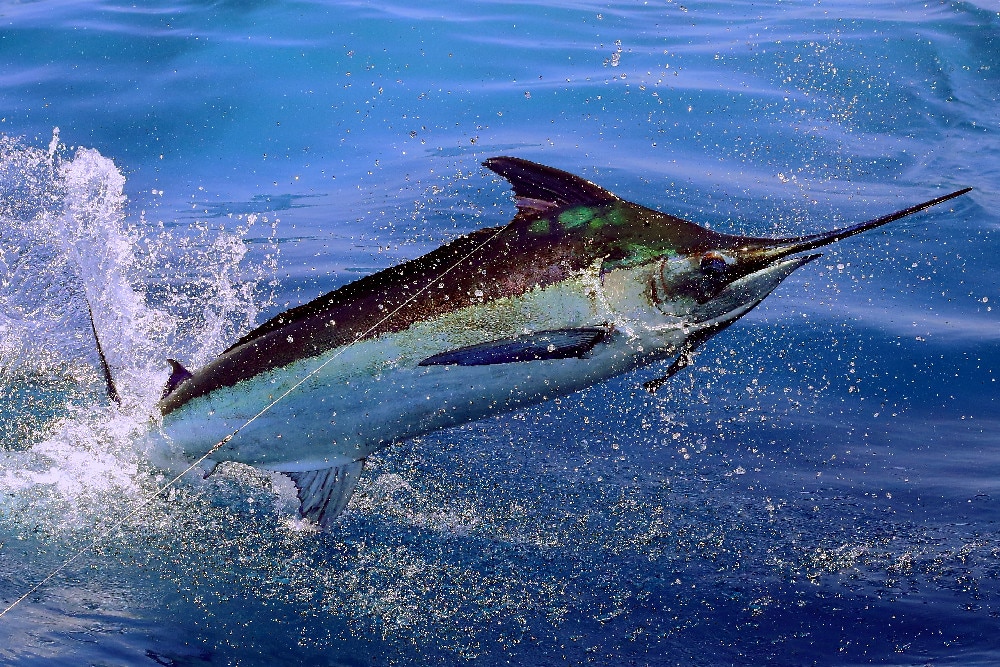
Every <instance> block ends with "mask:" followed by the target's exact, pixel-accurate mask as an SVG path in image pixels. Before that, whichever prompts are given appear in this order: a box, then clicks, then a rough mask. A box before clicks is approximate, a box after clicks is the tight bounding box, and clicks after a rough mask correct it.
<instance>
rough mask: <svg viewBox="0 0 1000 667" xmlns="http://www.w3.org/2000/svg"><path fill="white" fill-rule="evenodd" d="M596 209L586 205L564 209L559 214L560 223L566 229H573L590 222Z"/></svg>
mask: <svg viewBox="0 0 1000 667" xmlns="http://www.w3.org/2000/svg"><path fill="white" fill-rule="evenodd" d="M594 214H595V211H594V209H592V208H588V207H586V206H577V207H576V208H571V209H567V210H565V211H563V212H562V213H560V214H559V224H560V225H562V226H563V227H565V228H566V229H573V228H574V227H579V226H580V225H583V224H586V223H588V222H590V221H591V220H592V219H593V218H594Z"/></svg>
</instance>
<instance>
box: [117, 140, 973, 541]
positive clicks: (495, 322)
mask: <svg viewBox="0 0 1000 667" xmlns="http://www.w3.org/2000/svg"><path fill="white" fill-rule="evenodd" d="M484 164H485V166H486V167H487V168H488V169H491V170H492V171H494V172H496V173H497V174H499V175H500V176H502V177H504V178H505V179H507V181H509V183H510V185H511V187H512V188H513V192H514V197H515V200H516V204H517V214H516V216H515V217H514V219H513V220H512V221H511V222H510V223H508V224H507V225H504V226H502V227H492V228H486V229H480V230H478V231H476V232H473V233H471V234H468V235H466V236H462V237H460V238H457V239H455V240H453V241H452V242H450V243H448V244H446V245H444V246H441V247H440V248H438V249H436V250H434V251H432V252H430V253H428V254H426V255H424V256H422V257H419V258H417V259H414V260H411V261H408V262H405V263H403V264H400V265H399V266H395V267H392V268H389V269H385V270H384V271H380V272H378V273H375V274H373V275H370V276H367V277H365V278H362V279H360V280H358V281H356V282H353V283H350V284H348V285H345V286H343V287H340V288H338V289H336V290H334V291H332V292H330V293H328V294H325V295H323V296H321V297H319V298H317V299H315V300H314V301H312V302H310V303H307V304H304V305H301V306H299V307H297V308H293V309H291V310H289V311H287V312H284V313H281V314H280V315H278V316H276V317H274V318H272V319H270V320H268V321H267V322H265V323H264V324H262V325H261V326H259V327H257V328H256V329H254V330H253V331H251V332H249V333H248V334H247V335H245V336H243V337H242V338H241V339H240V340H238V341H236V342H235V343H234V344H233V345H232V346H231V347H230V348H229V349H227V350H225V351H224V352H222V354H220V355H219V356H218V357H217V358H215V359H214V360H213V361H211V362H210V363H209V364H207V365H206V366H204V367H203V368H200V369H198V370H196V371H194V372H191V371H188V370H187V369H185V368H184V367H183V366H182V365H181V364H180V363H178V362H176V361H171V364H172V366H173V373H172V375H171V377H170V379H169V380H168V382H167V386H166V388H165V390H164V393H163V398H162V400H161V401H160V402H159V404H158V409H159V413H160V417H162V419H160V420H158V422H157V425H156V427H154V429H153V430H152V432H151V435H150V437H151V438H152V439H153V444H154V448H155V449H156V450H158V451H162V452H163V454H164V456H166V457H168V458H169V457H173V458H174V459H176V460H186V461H189V462H191V461H196V460H198V459H200V458H201V457H203V456H205V453H206V452H208V451H210V450H214V451H212V453H211V460H210V461H208V468H209V469H211V466H212V465H213V464H215V463H218V462H221V461H236V462H240V463H244V464H248V465H252V466H255V467H258V468H260V469H263V470H268V471H273V472H278V473H282V474H284V475H286V476H287V477H289V478H290V479H291V480H292V481H293V482H294V483H295V486H296V489H297V492H298V498H299V501H300V503H301V504H300V508H299V512H300V514H301V515H302V516H303V517H306V518H309V519H311V520H314V521H316V522H317V523H319V524H320V525H321V526H322V527H323V528H329V527H330V525H331V523H332V522H333V521H334V520H335V519H336V517H337V516H338V515H339V514H340V513H341V512H342V511H343V510H344V508H345V507H346V505H347V503H348V501H349V499H350V496H351V493H352V492H353V490H354V488H355V485H356V484H357V481H358V477H359V475H360V473H361V471H362V469H363V467H364V462H365V458H366V457H367V456H369V455H370V454H372V453H373V452H376V451H378V450H380V449H382V448H384V447H386V446H387V445H389V444H391V443H393V442H397V441H400V440H403V439H406V438H411V437H414V436H417V435H420V434H423V433H427V432H430V431H433V430H436V429H440V428H445V427H448V426H452V425H455V424H461V423H464V422H469V421H473V420H476V419H479V418H481V417H484V416H487V415H492V414H497V413H502V412H505V411H510V410H516V409H518V408H521V407H524V406H527V405H531V404H533V403H538V402H541V401H545V400H548V399H551V398H554V397H557V396H561V395H565V394H569V393H571V392H575V391H578V390H580V389H583V388H585V387H589V386H591V385H594V384H596V383H599V382H601V381H603V380H606V379H608V378H611V377H614V376H617V375H620V374H623V373H627V372H629V371H632V370H634V369H636V368H639V367H642V366H648V365H650V364H653V363H656V362H660V361H664V360H671V361H670V363H669V364H664V368H663V372H662V376H661V377H660V378H659V379H656V380H652V381H650V382H647V383H646V385H645V386H646V388H647V389H648V390H650V391H655V390H656V389H657V388H658V387H660V386H661V385H662V384H663V383H664V382H666V381H667V380H668V379H669V378H670V377H671V376H672V375H674V374H675V373H677V372H679V371H680V370H681V369H683V368H684V367H685V366H686V365H687V364H688V363H689V361H690V358H691V355H692V353H693V352H694V351H695V350H696V349H697V348H698V346H700V345H702V344H704V343H705V341H707V340H708V339H710V338H711V337H712V336H714V335H715V334H717V333H719V332H720V331H722V330H723V329H725V328H726V327H727V326H729V325H731V324H732V323H734V322H735V321H736V320H738V319H739V318H740V317H742V316H743V315H745V314H746V313H748V312H749V311H750V310H752V309H753V308H754V307H755V306H756V305H757V304H759V303H760V302H761V301H762V300H763V299H764V298H765V297H767V295H768V294H770V293H771V292H772V291H773V290H774V289H775V288H776V287H777V286H778V285H779V284H780V283H781V282H782V281H783V280H784V279H785V278H787V277H788V276H789V275H791V273H792V272H794V271H795V270H796V269H798V268H800V267H802V266H804V265H805V264H807V263H809V262H810V261H812V260H814V259H816V258H817V257H818V256H819V255H818V254H816V253H813V252H811V251H813V250H815V249H816V248H820V247H822V246H824V245H827V244H829V243H833V242H834V241H838V240H840V239H843V238H847V237H849V236H853V235H855V234H859V233H861V232H864V231H867V230H869V229H873V228H875V227H879V226H881V225H884V224H886V223H889V222H892V221H894V220H898V219H899V218H902V217H904V216H907V215H911V214H913V213H917V212H918V211H922V210H924V209H926V208H930V207H932V206H935V205H937V204H940V203H942V202H945V201H948V200H950V199H953V198H955V197H958V196H960V195H962V194H965V193H966V192H968V191H969V190H970V188H964V189H961V190H957V191H955V192H952V193H950V194H946V195H944V196H941V197H937V198H935V199H931V200H930V201H926V202H924V203H922V204H918V205H916V206H912V207H910V208H906V209H904V210H901V211H897V212H895V213H891V214H889V215H885V216H883V217H880V218H876V219H874V220H870V221H868V222H863V223H859V224H856V225H852V226H848V227H844V228H840V229H835V230H833V231H828V232H824V233H819V234H810V235H807V236H796V237H791V238H778V239H774V238H758V237H752V236H739V235H730V234H722V233H719V232H715V231H712V230H709V229H706V228H704V227H701V226H699V225H697V224H694V223H692V222H688V221H686V220H682V219H680V218H677V217H674V216H672V215H669V214H666V213H661V212H659V211H656V210H653V209H649V208H646V207H644V206H640V205H638V204H633V203H631V202H628V201H625V200H624V199H620V198H619V197H617V196H615V195H614V194H612V193H611V192H608V191H607V190H605V189H603V188H601V187H599V186H598V185H595V184H593V183H591V182H589V181H586V180H584V179H582V178H579V177H577V176H574V175H572V174H570V173H567V172H565V171H560V170H558V169H554V168H552V167H546V166H543V165H540V164H536V163H533V162H529V161H527V160H523V159H520V158H515V157H495V158H491V159H489V160H487V161H486V162H485V163H484ZM102 357H103V355H102ZM102 361H103V359H102ZM105 377H106V379H107V380H108V387H109V393H110V392H112V391H113V390H114V383H113V382H112V381H111V377H110V372H108V371H107V369H106V367H105ZM248 422H249V423H248ZM218 443H222V444H218Z"/></svg>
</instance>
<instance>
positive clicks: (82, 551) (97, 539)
mask: <svg viewBox="0 0 1000 667" xmlns="http://www.w3.org/2000/svg"><path fill="white" fill-rule="evenodd" d="M509 227H510V224H506V225H503V226H502V227H500V228H498V229H497V230H496V231H495V232H494V233H493V234H491V235H490V236H489V238H487V239H486V240H485V241H483V242H482V243H480V244H479V245H477V246H476V247H475V248H473V249H472V250H470V251H469V252H468V253H466V254H465V255H463V256H462V257H460V258H459V259H457V260H455V261H454V262H453V263H452V264H451V265H450V266H449V267H448V268H447V269H445V270H444V271H442V272H441V273H439V274H438V275H437V277H435V278H434V279H433V280H430V281H428V282H427V284H426V285H424V286H423V287H421V288H420V289H418V290H417V291H416V292H414V293H413V294H412V295H410V296H409V297H408V298H407V299H405V300H404V301H403V302H402V303H400V304H399V305H398V306H396V307H395V308H394V309H392V310H391V311H389V312H388V313H387V314H386V315H385V316H384V317H382V319H380V320H378V321H377V322H376V323H375V324H373V325H371V326H370V327H369V328H368V329H367V330H365V331H364V332H363V333H361V334H359V335H358V336H357V337H356V338H355V341H354V342H357V341H359V340H362V339H364V338H366V337H367V336H368V335H370V334H371V333H372V332H373V331H375V330H376V329H378V328H379V327H380V326H382V325H383V324H385V323H386V322H388V321H389V320H390V319H392V318H393V317H394V316H395V315H396V313H398V312H399V311H401V310H402V309H403V308H405V307H406V306H408V305H410V304H411V303H413V301H414V300H415V299H417V298H418V297H419V296H421V295H422V294H423V293H424V292H426V291H427V290H429V289H430V288H431V287H432V286H433V285H434V284H435V283H437V282H439V281H440V280H441V279H442V278H444V277H445V276H447V275H448V274H449V273H451V272H452V271H454V270H455V269H456V268H458V266H459V265H460V264H462V263H463V262H465V261H466V260H468V259H469V258H470V257H472V256H473V255H475V254H476V253H477V252H479V251H480V250H482V249H483V248H484V247H486V246H487V245H488V244H490V243H492V242H493V241H494V240H495V239H496V238H497V237H499V236H500V235H501V234H502V233H503V232H504V231H506V230H507V229H508V228H509ZM91 325H93V315H91ZM352 344H353V342H352V343H347V344H345V345H344V346H343V347H341V348H340V349H339V350H337V352H335V353H334V354H333V355H331V356H330V358H329V359H327V360H326V361H324V362H323V363H321V364H320V365H319V366H317V367H316V368H314V369H313V370H311V371H309V372H308V373H307V374H306V375H305V376H303V377H302V379H300V380H299V381H298V382H296V383H295V384H293V385H292V386H291V387H289V388H288V389H287V390H286V391H285V392H284V393H283V394H281V395H280V396H278V397H277V398H276V399H274V400H273V401H271V402H270V403H268V404H267V405H266V406H264V407H263V408H261V410H260V411H259V412H258V413H257V414H255V415H254V416H253V417H251V418H250V419H248V420H247V421H246V422H245V423H243V424H242V425H241V426H239V427H238V428H237V429H236V430H234V431H233V432H232V433H230V434H229V435H227V436H226V437H224V438H223V439H222V440H219V441H218V442H217V443H215V444H214V445H212V446H211V447H210V448H209V449H208V450H207V451H206V452H205V453H204V454H202V456H201V457H199V458H198V460H196V461H195V462H194V463H192V464H191V465H189V466H188V467H187V468H185V469H184V470H183V471H182V472H180V473H178V474H177V475H176V476H175V477H174V478H173V479H171V480H170V481H168V482H166V483H165V484H164V485H163V486H161V487H160V488H158V489H157V490H156V491H155V492H154V493H152V494H151V495H150V496H149V497H147V498H146V499H145V500H144V501H142V502H141V503H140V504H139V505H138V506H137V507H135V508H133V509H132V511H130V512H128V513H127V514H126V515H125V516H123V517H122V518H121V519H119V520H118V521H117V522H116V523H114V524H113V525H112V526H110V527H109V528H106V529H105V530H103V531H101V532H100V533H98V534H97V535H96V536H95V537H94V538H93V539H92V540H91V541H90V543H89V544H85V545H84V546H82V547H80V549H78V550H77V551H76V552H75V553H74V554H73V555H71V556H70V557H69V558H67V559H66V560H65V561H63V562H62V564H61V565H59V566H58V567H56V568H55V569H54V570H52V571H51V572H50V573H49V574H48V576H46V577H45V578H44V579H42V580H41V581H39V582H38V583H37V584H35V585H34V586H32V587H31V589H29V590H28V592H27V593H25V594H24V595H22V596H21V597H19V598H18V599H17V600H15V601H14V602H13V603H11V604H10V605H9V606H8V607H7V608H6V609H4V610H3V611H0V618H3V616H4V615H5V614H6V613H7V612H9V611H10V610H11V609H13V608H14V607H16V606H17V605H19V604H21V603H22V602H24V600H26V599H27V598H28V597H29V596H30V595H31V594H32V593H34V592H35V591H37V590H38V589H40V588H41V587H42V586H44V585H45V584H47V583H48V582H49V581H51V580H52V579H53V578H54V577H55V576H56V575H58V574H59V573H60V572H62V571H63V570H65V569H66V568H67V567H69V566H70V565H72V564H73V563H74V562H75V561H76V560H77V559H78V558H80V556H82V555H83V554H85V553H87V552H88V551H91V550H92V549H94V548H95V547H96V546H97V545H98V543H99V542H101V541H102V540H103V539H104V538H106V537H107V536H108V535H111V534H112V533H114V532H116V531H117V530H118V529H119V528H121V527H122V526H124V525H125V523H126V522H127V521H129V520H130V519H132V518H133V517H134V516H136V515H137V514H138V513H139V512H140V511H142V510H143V509H145V508H146V507H148V506H149V505H150V504H151V503H152V502H153V501H154V500H156V499H157V498H158V497H159V496H160V494H162V493H163V492H164V491H167V490H168V489H170V488H171V487H173V486H174V485H175V484H176V483H177V482H178V481H180V479H181V478H182V477H184V476H185V475H187V474H188V473H189V472H191V471H192V470H194V469H195V468H197V467H198V466H200V465H201V464H202V463H204V462H205V460H206V459H208V458H209V457H210V456H211V455H212V454H214V453H215V452H217V451H219V450H220V449H221V448H222V447H223V446H224V445H225V444H226V443H227V442H229V441H230V440H232V439H233V438H234V437H236V434H238V433H239V432H240V431H242V430H243V429H245V428H246V427H247V426H249V425H250V424H252V423H253V422H255V421H257V419H259V418H260V417H261V416H262V415H264V414H266V413H267V412H268V411H269V410H271V408H273V407H274V406H276V405H277V404H278V403H280V402H281V401H282V400H284V399H285V398H286V397H287V396H288V395H289V394H291V393H292V392H294V391H295V390H297V389H298V388H299V387H301V386H302V385H303V384H305V383H306V381H308V380H309V378H311V377H313V376H314V375H316V374H317V373H319V372H320V371H322V370H323V369H324V368H326V367H327V366H328V365H329V364H330V363H331V362H333V361H334V360H335V359H337V358H338V357H339V356H340V355H341V354H343V353H344V352H345V351H346V350H347V348H349V347H350V346H351V345H352Z"/></svg>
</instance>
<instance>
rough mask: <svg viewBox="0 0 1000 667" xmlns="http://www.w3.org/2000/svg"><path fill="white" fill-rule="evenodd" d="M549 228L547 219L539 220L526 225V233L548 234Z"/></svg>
mask: <svg viewBox="0 0 1000 667" xmlns="http://www.w3.org/2000/svg"><path fill="white" fill-rule="evenodd" d="M551 228H552V225H550V224H549V221H548V218H539V219H538V220H535V221H534V222H532V223H531V224H530V225H528V231H530V232H531V233H533V234H548V233H549V231H550V230H551Z"/></svg>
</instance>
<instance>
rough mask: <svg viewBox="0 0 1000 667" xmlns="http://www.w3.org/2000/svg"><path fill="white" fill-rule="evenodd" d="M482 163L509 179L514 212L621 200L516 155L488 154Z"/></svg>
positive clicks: (605, 191) (586, 181) (524, 212)
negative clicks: (487, 158)
mask: <svg viewBox="0 0 1000 667" xmlns="http://www.w3.org/2000/svg"><path fill="white" fill-rule="evenodd" d="M483 165H484V166H485V167H487V168H488V169H491V170H492V171H494V172H496V173H497V174H499V175H501V176H503V177H504V178H506V179H507V180H508V181H510V185H511V188H512V189H513V190H514V197H515V198H516V201H517V209H518V212H519V213H521V214H522V215H531V216H535V215H538V214H540V213H545V212H547V211H549V210H552V209H556V208H565V207H568V206H597V205H600V204H610V203H613V202H617V201H621V200H620V199H619V198H618V197H616V196H615V195H613V194H612V193H610V192H608V191H607V190H605V189H604V188H602V187H600V186H598V185H594V184H593V183H591V182H590V181H588V180H585V179H582V178H580V177H579V176H574V175H573V174H571V173H569V172H567V171H562V170H560V169H554V168H553V167H546V166H545V165H542V164H538V163H535V162H531V161H529V160H522V159H521V158H516V157H491V158H490V159H489V160H486V162H484V163H483Z"/></svg>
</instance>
